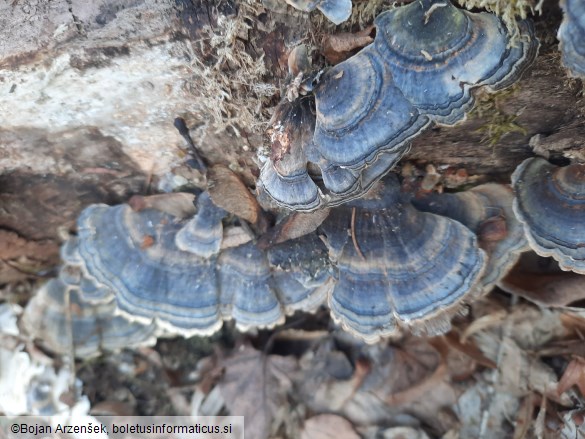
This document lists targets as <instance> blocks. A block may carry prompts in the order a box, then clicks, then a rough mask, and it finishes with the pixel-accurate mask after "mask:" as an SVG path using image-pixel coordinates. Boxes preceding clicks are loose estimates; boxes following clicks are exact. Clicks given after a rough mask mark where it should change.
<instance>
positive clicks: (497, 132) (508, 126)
mask: <svg viewBox="0 0 585 439" xmlns="http://www.w3.org/2000/svg"><path fill="white" fill-rule="evenodd" d="M517 90H518V86H517V85H516V86H513V87H510V88H508V89H506V90H504V91H501V92H499V93H487V92H484V93H482V94H480V95H479V96H477V102H476V106H475V108H474V109H473V111H472V112H471V113H470V118H483V119H485V120H486V122H485V123H484V124H483V125H482V126H481V127H480V128H478V129H477V130H476V132H478V133H483V137H482V139H481V142H482V143H484V144H488V145H490V146H494V145H496V144H497V143H499V142H500V140H501V139H502V137H503V136H505V135H506V134H509V133H514V132H516V133H521V134H526V130H525V129H524V128H523V127H521V126H520V125H518V124H517V123H516V119H517V118H518V116H517V115H515V114H507V113H505V112H504V111H503V110H502V109H501V103H502V102H504V101H505V100H507V99H509V98H511V97H512V96H513V95H514V94H516V92H517Z"/></svg>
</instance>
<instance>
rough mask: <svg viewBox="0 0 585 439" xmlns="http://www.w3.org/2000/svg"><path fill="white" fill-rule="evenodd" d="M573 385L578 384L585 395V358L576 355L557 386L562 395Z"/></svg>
mask: <svg viewBox="0 0 585 439" xmlns="http://www.w3.org/2000/svg"><path fill="white" fill-rule="evenodd" d="M572 386H577V388H578V389H579V391H580V392H581V395H585V359H584V358H581V357H575V358H573V360H571V362H570V363H569V365H568V366H567V368H566V369H565V373H563V376H562V377H561V379H560V381H559V384H558V386H557V392H558V394H559V396H560V395H562V394H563V393H565V392H566V391H567V390H569V388H571V387H572Z"/></svg>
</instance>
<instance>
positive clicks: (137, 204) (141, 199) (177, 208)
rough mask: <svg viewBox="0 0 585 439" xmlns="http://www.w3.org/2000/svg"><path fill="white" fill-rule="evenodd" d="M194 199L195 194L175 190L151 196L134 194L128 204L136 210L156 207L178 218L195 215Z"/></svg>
mask: <svg viewBox="0 0 585 439" xmlns="http://www.w3.org/2000/svg"><path fill="white" fill-rule="evenodd" d="M194 200H195V195H193V194H188V193H185V192H175V193H171V194H158V195H149V196H142V195H134V196H133V197H132V198H130V200H128V204H129V205H130V207H131V208H132V209H133V210H135V211H141V210H143V209H156V210H158V211H160V212H165V213H168V214H169V215H172V216H174V217H176V218H188V217H190V216H193V215H195V205H194V204H193V201H194Z"/></svg>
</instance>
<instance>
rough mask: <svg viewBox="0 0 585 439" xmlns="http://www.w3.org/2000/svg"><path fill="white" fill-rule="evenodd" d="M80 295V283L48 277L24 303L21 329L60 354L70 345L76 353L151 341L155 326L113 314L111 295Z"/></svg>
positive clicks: (97, 351) (119, 347)
mask: <svg viewBox="0 0 585 439" xmlns="http://www.w3.org/2000/svg"><path fill="white" fill-rule="evenodd" d="M67 295H69V297H67ZM82 296H83V295H82V294H80V287H74V286H71V285H67V284H65V283H64V282H63V281H62V280H61V279H60V278H57V279H51V280H50V281H49V282H47V283H46V284H45V285H43V286H42V287H41V288H40V289H39V290H38V291H37V294H36V295H35V296H34V297H33V298H32V299H31V300H30V302H29V303H28V305H27V306H26V308H25V312H24V316H23V325H24V327H25V329H26V330H27V332H28V333H30V334H31V335H33V336H34V337H37V338H40V339H42V341H43V342H44V344H45V345H46V346H47V347H48V348H49V349H51V350H53V351H55V352H57V353H60V354H67V353H69V352H71V349H73V351H74V353H75V356H77V357H91V356H93V355H97V354H99V353H100V351H102V350H110V351H116V350H120V349H123V348H126V347H135V346H141V345H146V344H154V342H155V340H156V338H155V329H156V327H155V326H154V325H142V324H140V323H135V322H130V321H129V320H128V319H126V318H125V317H123V316H120V315H115V311H116V303H115V302H114V301H113V297H112V300H110V301H109V302H106V303H100V304H90V303H89V302H86V301H85V300H84V299H83V297H82Z"/></svg>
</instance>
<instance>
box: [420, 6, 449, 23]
mask: <svg viewBox="0 0 585 439" xmlns="http://www.w3.org/2000/svg"><path fill="white" fill-rule="evenodd" d="M445 6H447V3H435V4H434V5H433V6H431V7H430V8H429V10H428V11H427V12H425V15H424V17H425V24H427V23H428V22H429V20H430V18H431V14H432V13H433V12H435V10H436V9H439V8H444V7H445Z"/></svg>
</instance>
